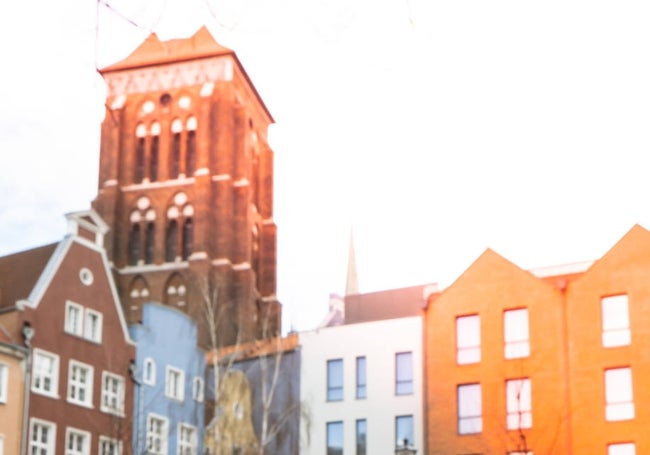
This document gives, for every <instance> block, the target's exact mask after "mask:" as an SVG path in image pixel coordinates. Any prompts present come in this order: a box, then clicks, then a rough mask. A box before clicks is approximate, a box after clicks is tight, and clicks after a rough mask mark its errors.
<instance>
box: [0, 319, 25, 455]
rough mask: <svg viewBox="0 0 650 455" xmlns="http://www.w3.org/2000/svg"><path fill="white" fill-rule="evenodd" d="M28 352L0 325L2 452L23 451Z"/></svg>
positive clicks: (19, 341) (0, 432)
mask: <svg viewBox="0 0 650 455" xmlns="http://www.w3.org/2000/svg"><path fill="white" fill-rule="evenodd" d="M27 353H28V350H27V348H26V347H25V346H24V345H23V340H12V339H10V337H9V336H7V333H6V331H5V330H4V328H3V327H2V326H0V454H10V453H21V441H22V437H23V431H24V429H23V422H24V419H23V410H24V406H25V381H26V378H27V375H26V373H27V371H26V367H27ZM25 436H26V435H25Z"/></svg>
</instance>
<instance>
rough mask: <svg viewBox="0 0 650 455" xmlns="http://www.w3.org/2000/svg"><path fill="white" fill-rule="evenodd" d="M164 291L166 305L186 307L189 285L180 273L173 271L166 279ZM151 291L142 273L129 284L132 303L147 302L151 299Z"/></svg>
mask: <svg viewBox="0 0 650 455" xmlns="http://www.w3.org/2000/svg"><path fill="white" fill-rule="evenodd" d="M163 289H164V292H163V296H162V297H163V303H164V304H165V305H169V306H174V307H177V308H184V307H186V306H187V286H186V284H185V280H184V279H183V277H182V276H181V275H180V274H178V273H173V274H172V275H171V276H170V277H169V278H168V279H167V281H166V283H165V285H164V288H163ZM150 296H151V291H150V290H149V284H148V283H147V280H145V279H144V277H142V276H141V275H138V276H136V277H135V278H134V279H133V280H132V281H131V285H130V286H129V297H130V298H131V303H134V304H138V303H146V302H148V301H150V300H151V299H150Z"/></svg>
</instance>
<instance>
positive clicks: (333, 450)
mask: <svg viewBox="0 0 650 455" xmlns="http://www.w3.org/2000/svg"><path fill="white" fill-rule="evenodd" d="M342 454H343V422H328V423H327V455H342Z"/></svg>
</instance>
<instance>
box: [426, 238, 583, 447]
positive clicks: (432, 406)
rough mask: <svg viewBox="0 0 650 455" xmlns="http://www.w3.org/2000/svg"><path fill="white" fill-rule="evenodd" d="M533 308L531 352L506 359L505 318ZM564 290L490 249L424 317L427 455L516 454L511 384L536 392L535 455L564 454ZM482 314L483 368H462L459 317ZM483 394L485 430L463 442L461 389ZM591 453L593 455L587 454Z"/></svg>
mask: <svg viewBox="0 0 650 455" xmlns="http://www.w3.org/2000/svg"><path fill="white" fill-rule="evenodd" d="M524 307H525V308H528V311H529V327H530V330H529V333H530V349H531V353H530V356H529V357H528V358H524V359H509V360H506V359H505V358H504V335H503V333H504V331H503V312H504V310H507V309H516V308H524ZM562 313H563V296H562V291H560V290H558V289H556V288H555V287H553V286H551V285H549V284H547V283H545V282H543V281H542V280H540V279H538V278H535V277H534V276H533V275H531V274H530V273H528V272H526V271H523V270H521V269H520V268H518V267H517V266H515V265H513V264H512V263H510V262H508V261H506V260H505V259H503V258H502V257H500V256H499V255H497V254H496V253H494V252H492V251H491V250H487V251H486V252H485V253H484V254H483V255H482V256H481V257H479V258H478V259H477V260H476V261H475V262H474V264H472V265H471V266H470V267H469V268H468V269H467V271H466V272H465V273H464V274H463V275H462V276H461V277H460V278H459V279H458V280H457V281H456V282H455V283H453V284H452V285H451V286H450V287H449V288H448V289H446V290H445V291H444V292H443V293H442V294H440V295H439V296H438V297H437V298H435V300H434V299H432V300H431V301H430V302H429V305H428V309H427V312H426V323H425V325H426V330H425V331H426V334H425V343H426V348H425V352H426V357H427V365H426V367H427V390H426V394H427V396H426V400H427V401H426V406H425V408H426V411H427V417H428V420H427V433H428V435H427V436H428V453H429V454H468V453H482V454H491V453H494V454H505V453H506V452H508V451H514V450H517V449H518V443H519V442H520V441H521V439H520V435H519V432H518V431H512V430H507V429H506V386H505V381H506V380H507V379H517V378H524V377H528V378H530V379H531V385H532V412H533V425H532V429H529V430H524V435H525V438H526V444H527V447H528V450H532V451H534V453H535V454H551V453H558V454H559V453H566V449H567V420H566V417H567V416H566V407H565V406H564V405H563V403H564V402H565V388H564V386H563V384H564V383H565V380H564V377H563V375H564V372H565V358H566V357H565V351H564V346H565V340H564V338H563V336H564V335H563V333H564V331H563V327H562V320H563V317H562ZM468 314H479V315H480V319H481V362H480V363H477V364H472V365H457V363H456V333H455V332H456V322H455V319H456V317H457V316H461V315H468ZM475 382H478V383H480V384H481V387H482V402H483V403H482V404H483V406H482V416H483V431H482V432H481V433H480V434H475V435H459V434H458V429H457V421H458V418H457V409H456V393H457V392H456V388H457V385H459V384H467V383H475ZM583 453H588V452H583Z"/></svg>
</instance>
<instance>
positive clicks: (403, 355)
mask: <svg viewBox="0 0 650 455" xmlns="http://www.w3.org/2000/svg"><path fill="white" fill-rule="evenodd" d="M400 359H410V362H408V363H410V365H408V366H407V367H402V368H400V365H403V363H402V362H401V361H400ZM413 376H414V374H413V352H412V351H406V352H397V353H395V395H413V392H414V377H413Z"/></svg>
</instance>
